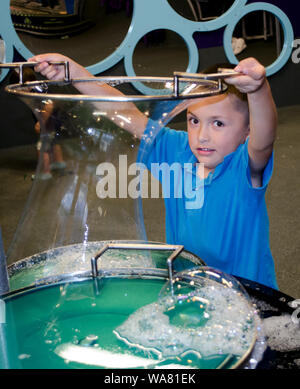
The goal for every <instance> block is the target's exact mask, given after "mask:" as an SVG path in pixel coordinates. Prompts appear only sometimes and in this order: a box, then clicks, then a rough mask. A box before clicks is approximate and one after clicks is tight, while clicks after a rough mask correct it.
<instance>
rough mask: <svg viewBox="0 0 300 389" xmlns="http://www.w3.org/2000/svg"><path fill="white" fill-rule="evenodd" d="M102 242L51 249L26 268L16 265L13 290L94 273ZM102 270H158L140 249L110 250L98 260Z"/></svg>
mask: <svg viewBox="0 0 300 389" xmlns="http://www.w3.org/2000/svg"><path fill="white" fill-rule="evenodd" d="M103 245H104V243H103V242H88V243H85V244H84V245H83V244H75V245H72V246H64V247H60V248H56V249H53V250H48V251H45V252H42V253H39V254H36V255H34V256H32V257H31V258H27V259H25V260H23V261H22V263H25V264H26V266H20V268H18V264H16V265H15V268H14V274H13V275H12V276H11V277H10V287H11V289H12V290H13V289H18V288H21V287H24V286H27V285H31V284H33V283H35V282H36V280H43V279H44V278H47V277H55V276H59V275H62V274H68V273H80V272H84V271H90V270H91V258H92V257H94V256H95V255H96V254H97V253H98V252H99V250H100V249H101V248H102V247H103ZM98 267H99V269H114V268H156V267H157V265H156V262H155V260H153V259H152V256H151V254H150V253H149V252H146V251H141V250H107V251H106V252H105V253H104V254H103V255H102V256H101V258H100V259H99V261H98Z"/></svg>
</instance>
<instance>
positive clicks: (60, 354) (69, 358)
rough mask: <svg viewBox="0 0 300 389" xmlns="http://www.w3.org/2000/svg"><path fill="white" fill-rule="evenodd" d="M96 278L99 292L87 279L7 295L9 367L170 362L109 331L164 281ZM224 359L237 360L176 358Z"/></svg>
mask: <svg viewBox="0 0 300 389" xmlns="http://www.w3.org/2000/svg"><path fill="white" fill-rule="evenodd" d="M98 282H99V290H98V292H99V293H98V294H96V292H95V288H94V286H95V285H94V281H93V280H86V281H82V282H74V283H69V284H56V285H51V286H46V287H41V288H36V289H34V290H31V291H27V292H23V293H20V294H16V295H15V296H11V297H9V298H7V299H6V300H5V304H6V311H7V321H6V324H5V326H6V335H7V354H8V355H7V357H8V358H7V360H9V361H10V365H11V367H16V366H17V367H20V368H24V369H68V368H117V367H122V368H145V367H147V368H153V367H154V366H156V367H159V366H162V365H169V364H172V363H174V360H165V361H161V360H159V358H158V356H157V355H155V353H151V352H144V351H142V350H140V349H135V348H134V347H129V346H128V345H127V344H125V343H124V342H123V341H121V340H120V339H118V338H117V337H116V336H115V333H114V332H113V331H114V330H115V329H116V328H117V327H118V326H120V325H121V324H122V323H123V322H124V321H125V320H126V319H127V318H128V317H129V316H130V315H131V314H132V313H134V312H135V311H136V310H138V309H139V308H141V307H143V306H145V305H147V304H151V303H153V302H155V301H157V299H158V295H159V292H160V291H161V288H162V287H163V286H164V285H165V283H166V280H164V279H121V278H105V279H103V280H98ZM158 336H159V329H158ZM86 353H87V354H86ZM84 355H88V357H87V360H86V361H83V360H82V359H83V358H84ZM110 357H111V358H110ZM227 359H229V361H228V363H226V364H225V366H226V368H228V367H230V366H232V365H233V364H235V363H236V362H237V359H236V358H235V357H230V358H228V355H216V356H211V357H209V358H197V357H195V355H186V356H185V358H183V359H182V361H181V362H180V363H181V364H182V365H184V366H185V367H193V368H206V369H214V368H217V367H219V366H220V364H222V362H224V361H226V360H227ZM118 360H120V362H118ZM118 363H120V365H119V366H118ZM176 363H177V364H178V361H177V362H176ZM225 366H224V367H225Z"/></svg>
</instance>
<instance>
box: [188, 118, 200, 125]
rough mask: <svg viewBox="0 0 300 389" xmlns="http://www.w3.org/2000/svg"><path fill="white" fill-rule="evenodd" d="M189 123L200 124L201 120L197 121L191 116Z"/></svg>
mask: <svg viewBox="0 0 300 389" xmlns="http://www.w3.org/2000/svg"><path fill="white" fill-rule="evenodd" d="M189 122H190V123H191V124H194V125H195V124H198V123H199V120H198V119H197V118H195V117H193V116H190V117H189Z"/></svg>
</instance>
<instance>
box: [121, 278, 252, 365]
mask: <svg viewBox="0 0 300 389" xmlns="http://www.w3.org/2000/svg"><path fill="white" fill-rule="evenodd" d="M114 333H115V335H116V336H117V337H118V338H119V339H120V340H122V341H123V342H125V343H126V344H127V345H129V346H130V347H136V348H138V349H140V350H144V351H145V352H153V353H155V354H156V355H157V356H158V357H159V358H170V357H179V356H182V355H184V354H185V353H187V352H189V353H194V355H198V356H199V358H201V357H208V356H212V355H220V354H231V355H236V356H242V355H244V354H245V353H246V352H247V351H249V349H251V347H252V346H253V344H254V342H255V339H256V325H255V320H254V311H252V310H251V309H250V306H249V304H248V302H247V300H246V299H244V298H243V297H242V296H241V295H240V294H239V293H236V292H235V291H233V290H231V289H227V288H222V287H216V286H210V285H207V286H204V287H202V288H201V289H197V290H196V291H194V292H193V294H192V295H189V296H188V297H187V298H185V297H183V296H164V297H162V298H161V299H160V300H159V301H158V302H155V303H152V304H149V305H146V306H144V307H142V308H140V309H139V310H137V311H136V312H135V313H133V314H132V315H131V316H130V317H129V318H128V319H127V320H126V321H125V322H124V323H123V324H122V325H121V326H119V327H118V328H116V330H115V331H114Z"/></svg>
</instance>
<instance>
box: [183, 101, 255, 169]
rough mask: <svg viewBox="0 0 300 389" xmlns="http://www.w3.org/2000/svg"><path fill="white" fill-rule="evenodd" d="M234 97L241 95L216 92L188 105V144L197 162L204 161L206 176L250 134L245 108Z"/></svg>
mask: <svg viewBox="0 0 300 389" xmlns="http://www.w3.org/2000/svg"><path fill="white" fill-rule="evenodd" d="M234 99H238V97H237V96H235V95H233V94H231V95H227V94H224V95H217V96H212V97H208V98H205V99H201V100H200V101H199V102H197V103H196V104H194V105H191V106H190V107H189V108H188V111H187V127H188V138H189V145H190V148H191V150H192V152H193V154H194V155H195V157H196V158H197V160H198V162H200V163H203V164H204V173H205V177H207V175H208V174H209V173H210V172H211V171H213V170H214V169H215V167H216V166H217V165H218V164H219V163H221V162H222V161H223V160H224V157H225V156H226V155H228V154H230V153H232V152H233V151H235V150H236V149H237V147H238V146H239V145H240V144H242V143H244V142H245V140H246V138H247V136H248V134H249V124H248V120H247V114H246V111H245V110H244V109H241V107H239V104H238V102H237V100H234Z"/></svg>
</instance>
